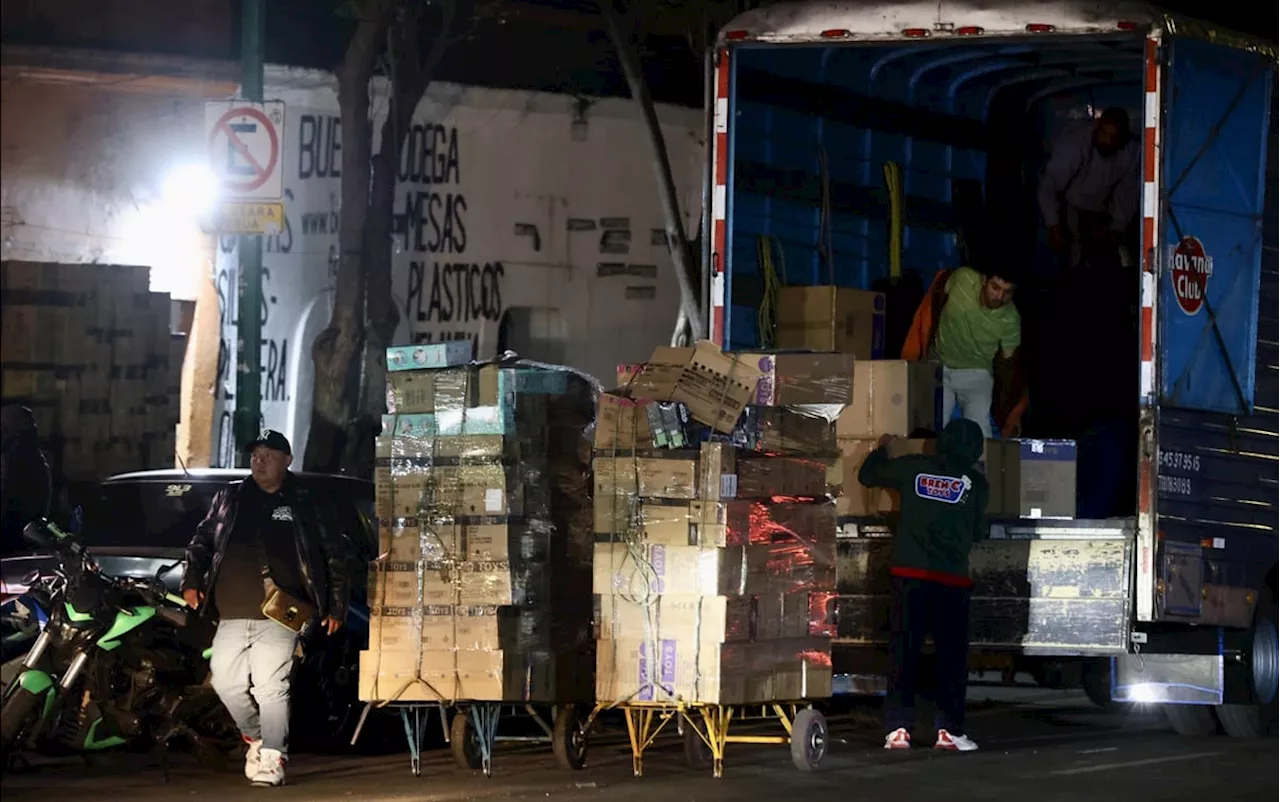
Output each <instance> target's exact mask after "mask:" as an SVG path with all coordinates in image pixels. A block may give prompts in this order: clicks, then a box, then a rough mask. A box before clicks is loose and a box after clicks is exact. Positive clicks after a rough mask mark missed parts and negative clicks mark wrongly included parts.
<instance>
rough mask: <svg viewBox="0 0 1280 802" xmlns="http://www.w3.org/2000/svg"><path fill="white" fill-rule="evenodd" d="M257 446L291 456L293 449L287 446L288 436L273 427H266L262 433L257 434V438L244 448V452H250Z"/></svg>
mask: <svg viewBox="0 0 1280 802" xmlns="http://www.w3.org/2000/svg"><path fill="white" fill-rule="evenodd" d="M258 446H266V447H267V448H269V449H271V450H272V451H279V452H280V453H282V454H287V455H288V456H290V457H292V456H293V449H292V448H291V447H290V446H289V438H287V437H285V436H284V435H282V434H280V433H279V432H277V431H276V430H274V429H267V430H265V431H264V432H263V433H262V434H260V435H258V439H257V440H254V441H253V442H252V443H250V444H249V445H248V447H247V448H245V453H247V454H252V453H253V450H254V449H255V448H257V447H258Z"/></svg>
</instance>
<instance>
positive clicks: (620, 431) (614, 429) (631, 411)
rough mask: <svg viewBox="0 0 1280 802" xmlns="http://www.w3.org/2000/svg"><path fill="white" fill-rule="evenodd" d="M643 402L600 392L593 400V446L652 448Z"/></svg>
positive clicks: (602, 447)
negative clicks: (594, 424) (594, 426)
mask: <svg viewBox="0 0 1280 802" xmlns="http://www.w3.org/2000/svg"><path fill="white" fill-rule="evenodd" d="M645 407H646V402H644V401H633V400H631V399H630V398H624V397H622V396H620V395H616V394H613V393H601V394H600V398H599V400H598V401H597V403H596V429H595V447H596V449H597V450H600V451H609V450H616V449H635V448H652V447H653V435H652V433H651V432H650V430H649V417H648V414H647V413H646V410H645Z"/></svg>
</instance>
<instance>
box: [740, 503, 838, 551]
mask: <svg viewBox="0 0 1280 802" xmlns="http://www.w3.org/2000/svg"><path fill="white" fill-rule="evenodd" d="M723 506H724V513H723V520H724V526H725V530H726V531H725V534H724V535H723V536H721V538H720V539H722V540H724V542H725V543H726V544H728V545H730V546H746V545H748V544H751V543H774V542H784V543H785V542H792V541H804V542H810V543H830V544H834V543H835V540H836V505H835V503H834V502H832V501H827V500H825V499H824V500H822V501H796V502H781V503H780V502H772V501H741V500H740V501H729V502H726V503H725V504H724V505H723Z"/></svg>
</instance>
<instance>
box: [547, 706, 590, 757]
mask: <svg viewBox="0 0 1280 802" xmlns="http://www.w3.org/2000/svg"><path fill="white" fill-rule="evenodd" d="M551 751H552V752H553V753H554V754H555V757H556V765H557V766H559V767H560V768H562V769H567V770H569V771H577V770H578V769H580V768H582V767H583V766H585V765H587V733H586V731H585V730H583V729H582V716H581V715H579V714H578V706H577V705H563V706H562V707H561V708H560V709H559V710H558V711H557V712H556V721H555V724H554V725H553V726H552V728H551Z"/></svg>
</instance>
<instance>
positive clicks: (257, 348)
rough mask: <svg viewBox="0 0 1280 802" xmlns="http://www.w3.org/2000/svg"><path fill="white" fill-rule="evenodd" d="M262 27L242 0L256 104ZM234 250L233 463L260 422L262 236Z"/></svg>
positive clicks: (243, 54)
mask: <svg viewBox="0 0 1280 802" xmlns="http://www.w3.org/2000/svg"><path fill="white" fill-rule="evenodd" d="M265 26H266V7H265V3H264V2H263V0H242V3H241V17H240V60H241V67H242V69H243V76H242V77H241V80H240V94H241V97H242V99H243V100H247V101H249V102H252V103H261V102H262V100H263V97H262V89H263V87H262V84H263V77H262V39H263V29H264V28H265ZM236 250H237V254H238V257H239V262H240V269H239V270H238V271H237V274H238V279H239V280H238V281H237V288H236V292H237V299H238V300H237V303H236V309H237V311H238V313H239V316H238V320H237V321H236V369H237V370H236V410H235V432H236V465H238V466H240V467H242V468H243V467H247V466H248V456H247V455H246V454H245V448H246V447H247V446H248V445H249V443H251V442H253V440H254V439H255V438H257V436H258V434H259V431H260V425H261V421H262V317H261V315H262V235H261V234H242V235H240V237H239V243H238V247H237V249H236Z"/></svg>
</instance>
